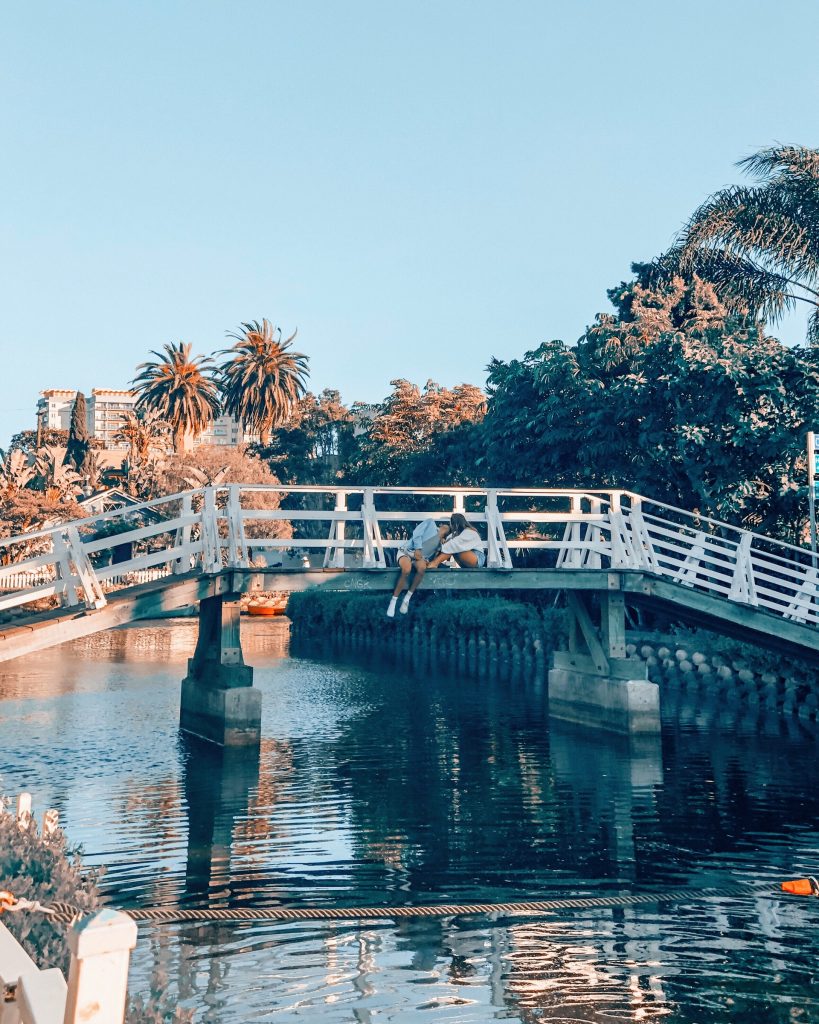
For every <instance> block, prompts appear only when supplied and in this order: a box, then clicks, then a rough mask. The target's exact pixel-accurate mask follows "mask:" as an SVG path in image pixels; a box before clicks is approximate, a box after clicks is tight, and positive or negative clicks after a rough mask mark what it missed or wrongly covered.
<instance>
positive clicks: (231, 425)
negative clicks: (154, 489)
mask: <svg viewBox="0 0 819 1024" xmlns="http://www.w3.org/2000/svg"><path fill="white" fill-rule="evenodd" d="M76 398H77V391H76V390H70V389H67V388H48V389H47V390H45V391H41V392H40V398H39V400H38V401H37V426H38V429H40V430H68V429H69V428H70V426H71V411H72V409H73V408H74V402H75V401H76ZM136 402H137V396H136V395H135V394H134V393H133V391H121V390H115V389H112V388H92V390H91V394H90V396H88V399H87V408H88V433H89V436H91V437H95V438H98V439H99V440H100V441H102V442H103V443H104V445H105V447H106V448H127V447H128V445H127V444H126V443H123V442H121V441H120V442H116V441H115V440H114V438H115V436H116V434H117V432H118V431H119V429H120V426H121V424H122V419H123V417H124V415H125V413H127V412H133V411H134V408H135V406H136ZM258 440H259V438H258V436H257V435H256V434H250V433H248V432H246V431H245V430H243V429H242V426H241V424H240V423H239V421H238V420H236V419H234V418H233V416H218V417H217V418H216V419H215V420H214V421H213V422H212V423H211V425H210V426H209V427H208V429H207V430H203V431H202V433H201V434H199V435H197V437H195V438H194V441H193V443H194V445H203V444H204V445H210V444H212V445H225V446H230V447H233V448H235V447H236V446H237V445H240V444H250V443H252V442H254V441H258Z"/></svg>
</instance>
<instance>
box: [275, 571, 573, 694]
mask: <svg viewBox="0 0 819 1024" xmlns="http://www.w3.org/2000/svg"><path fill="white" fill-rule="evenodd" d="M385 611H386V598H385V597H384V595H383V594H334V593H322V592H321V591H319V590H313V591H306V592H304V593H296V594H292V595H291V597H290V600H289V602H288V605H287V615H288V616H289V617H290V619H291V620H292V622H293V639H294V641H295V642H296V643H298V642H300V641H318V642H326V643H330V644H333V645H336V646H341V647H347V648H350V649H352V650H373V651H376V650H378V651H387V652H393V653H395V654H396V655H397V656H398V657H399V658H405V659H406V660H411V661H412V662H413V663H417V664H420V665H422V666H423V665H427V664H428V665H429V666H430V667H433V666H436V665H437V666H440V667H446V668H447V669H448V670H450V671H455V672H458V673H460V674H465V675H474V676H479V677H482V676H487V677H489V676H498V677H501V678H505V677H512V676H515V675H518V674H520V673H521V672H525V673H526V674H527V675H528V676H532V675H535V676H543V677H545V675H546V671H547V670H548V667H549V657H550V655H551V653H552V651H553V650H554V649H555V648H556V647H558V646H559V645H560V644H562V643H564V642H565V637H566V615H565V612H564V611H563V610H562V609H558V608H554V607H552V606H551V605H543V604H539V603H537V602H536V601H522V600H515V599H514V598H506V597H497V596H494V595H492V596H484V595H475V596H469V597H460V596H458V597H453V596H450V595H448V594H423V593H417V594H415V596H414V597H413V599H412V604H411V605H410V611H409V613H408V614H407V615H401V614H400V613H398V614H396V616H395V618H394V619H388V618H387V617H386V615H385Z"/></svg>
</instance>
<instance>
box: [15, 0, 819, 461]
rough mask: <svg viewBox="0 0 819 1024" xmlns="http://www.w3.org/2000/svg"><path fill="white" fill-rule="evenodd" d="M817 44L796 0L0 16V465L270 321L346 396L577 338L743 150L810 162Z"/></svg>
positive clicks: (379, 394) (69, 7) (381, 392)
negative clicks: (180, 350) (798, 153)
mask: <svg viewBox="0 0 819 1024" xmlns="http://www.w3.org/2000/svg"><path fill="white" fill-rule="evenodd" d="M818 36H819V7H817V5H816V4H815V3H813V2H812V0H803V2H799V3H796V2H789V0H784V2H783V0H780V2H778V3H777V4H772V3H770V2H765V3H762V2H756V0H744V2H738V0H729V2H716V0H710V2H704V0H686V2H685V3H677V4H671V3H658V2H657V0H651V2H645V0H636V2H635V0H631V2H629V3H625V4H614V3H611V2H610V0H605V2H604V0H589V2H583V0H576V2H573V3H570V2H565V0H564V2H561V3H559V4H558V3H552V2H549V0H539V2H535V0H532V2H514V0H512V2H508V3H499V2H497V0H494V2H484V0H457V2H450V0H435V2H429V0H413V2H412V3H397V2H385V0H379V2H356V0H350V2H348V3H341V2H339V0H315V2H301V3H299V2H293V0H289V2H287V3H285V2H280V0H267V2H263V0H258V2H242V0H234V2H231V3H227V2H225V3H212V2H208V0H196V2H189V3H180V2H174V0H142V2H136V0H134V2H131V3H127V2H121V3H111V2H110V0H105V2H99V0H97V2H95V0H80V2H73V3H71V2H64V0H60V2H50V3H49V2H46V3H34V4H25V3H18V4H12V5H8V6H6V8H5V10H4V15H3V33H2V40H3V45H2V60H0V87H1V92H0V95H2V106H1V108H0V129H2V140H3V147H2V159H0V184H2V191H1V192H0V194H2V203H1V204H0V225H1V228H0V238H2V255H0V260H2V265H0V354H2V368H3V372H2V373H1V374H0V445H3V444H5V443H6V442H7V440H8V438H9V436H10V435H11V433H13V432H14V431H15V430H17V429H21V428H23V427H27V426H33V418H34V417H33V409H34V404H35V401H36V398H37V393H38V391H39V390H40V389H42V388H44V387H72V388H74V387H79V388H82V389H85V390H86V391H87V390H90V388H91V387H93V386H98V387H101V386H106V387H123V386H126V385H127V382H128V381H129V380H130V378H131V377H132V376H133V370H134V367H135V365H136V364H137V363H138V362H140V361H141V360H142V359H144V358H146V356H147V353H148V351H149V350H150V349H153V348H159V347H160V346H161V345H162V344H163V343H165V342H170V341H176V340H179V339H182V340H185V341H190V342H193V344H194V347H195V349H196V350H197V351H200V352H211V351H213V350H215V349H218V348H220V347H222V345H223V344H224V334H225V331H226V330H228V329H231V328H235V327H236V326H237V325H238V324H239V323H240V322H241V321H243V320H249V319H261V318H262V317H265V316H266V317H268V318H270V319H272V320H273V321H274V322H276V323H278V324H280V325H281V326H282V328H283V329H284V330H285V331H288V332H289V331H291V330H292V329H293V327H296V326H297V327H298V329H299V345H298V347H299V348H300V349H301V350H303V351H304V352H306V353H307V354H308V355H309V356H310V359H311V371H312V376H311V382H310V384H311V388H312V389H313V390H315V391H318V390H320V389H321V388H322V387H326V386H335V387H338V388H340V389H341V392H342V395H343V397H344V399H345V400H346V401H348V402H349V401H353V400H355V399H363V400H366V401H378V400H380V399H381V398H383V397H384V396H385V395H386V393H387V391H388V389H389V381H390V379H391V378H394V377H399V376H402V377H408V378H410V379H412V380H414V381H417V382H419V383H423V382H424V381H425V380H426V379H427V378H428V377H432V378H434V379H436V380H438V381H440V382H441V383H443V384H446V385H449V386H451V385H453V384H456V383H458V382H460V381H462V380H466V381H469V382H472V383H477V384H483V383H484V381H485V373H484V368H485V366H486V364H487V362H488V361H489V359H490V357H492V356H498V357H500V358H511V357H514V356H519V355H520V354H521V353H522V352H523V351H525V350H526V349H529V348H533V347H534V346H536V345H537V344H538V343H539V342H541V341H543V340H545V339H548V338H554V337H562V338H564V339H566V340H567V341H574V340H576V338H577V337H578V336H579V335H580V334H581V332H582V331H583V328H584V327H585V325H586V324H587V323H589V322H590V321H591V320H592V319H593V317H594V315H595V313H596V312H598V311H599V310H602V309H605V308H607V302H606V296H605V291H606V289H607V288H608V287H611V286H612V285H614V284H616V283H617V282H618V281H620V280H622V279H623V278H625V277H627V276H628V273H629V264H630V263H631V262H632V261H633V260H647V259H650V258H651V257H653V256H654V255H656V254H657V253H658V252H660V251H661V250H662V249H664V248H665V247H666V246H667V245H668V244H669V243H670V242H671V240H672V238H673V236H674V234H675V231H676V230H677V228H678V227H679V226H680V224H681V223H682V222H683V221H684V219H685V218H686V217H687V215H688V214H689V213H691V211H692V210H693V209H694V208H695V207H696V206H697V204H698V203H699V202H700V201H701V200H702V199H703V198H704V197H705V196H706V195H707V194H708V193H710V192H712V191H714V190H715V189H717V188H719V187H721V186H723V185H725V184H727V183H730V182H732V181H735V180H738V175H739V172H738V171H737V170H736V168H735V167H734V166H733V165H734V163H735V161H736V160H738V159H739V158H741V157H743V156H745V155H747V154H748V153H750V152H752V151H753V150H755V149H757V148H759V147H761V146H765V145H769V144H771V143H772V142H774V141H781V142H788V143H800V144H804V145H810V146H815V145H817V144H818V143H819V138H817V134H816V123H817V114H816V111H817V105H818V101H819V65H817V61H816V53H815V47H816V39H817V37H818ZM789 332H790V335H791V336H790V337H789ZM780 333H781V336H782V337H784V338H785V339H786V340H798V337H799V333H800V328H799V325H798V324H789V325H786V328H785V329H784V330H783V331H782V332H780Z"/></svg>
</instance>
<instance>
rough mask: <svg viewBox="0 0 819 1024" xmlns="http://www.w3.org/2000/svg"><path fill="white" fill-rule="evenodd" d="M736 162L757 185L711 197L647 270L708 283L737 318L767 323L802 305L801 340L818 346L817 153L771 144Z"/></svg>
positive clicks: (741, 187)
mask: <svg viewBox="0 0 819 1024" xmlns="http://www.w3.org/2000/svg"><path fill="white" fill-rule="evenodd" d="M739 166H740V167H741V168H742V169H743V170H745V171H747V172H748V173H749V174H750V175H752V176H753V177H755V178H756V179H757V180H758V182H759V183H758V184H756V185H752V186H740V185H734V186H731V187H730V188H726V189H723V190H722V191H720V192H717V193H716V194H715V195H713V196H711V198H710V199H709V200H708V201H707V202H706V203H704V204H703V205H702V206H701V207H700V208H699V209H698V210H697V211H696V212H695V213H694V215H693V217H692V218H691V220H690V221H689V222H688V224H687V225H686V227H685V229H684V230H683V232H682V234H681V235H680V237H679V238H678V240H677V243H676V244H675V246H674V248H673V249H672V250H671V251H670V252H668V253H666V254H665V255H664V256H662V257H660V259H659V260H658V261H657V262H656V264H655V269H656V271H657V273H658V275H659V276H660V277H665V278H668V277H669V276H672V275H673V274H675V273H682V274H684V275H685V276H689V277H690V276H691V275H692V274H696V275H698V276H699V277H701V278H703V279H705V280H707V281H710V282H711V283H712V284H713V285H714V287H715V289H716V292H717V295H718V297H719V299H720V300H721V301H722V302H723V303H724V304H725V306H726V307H727V308H728V309H730V310H732V311H734V312H737V313H741V314H743V315H748V316H754V317H762V318H766V319H770V320H772V321H774V322H775V321H776V320H778V319H779V318H780V317H781V316H782V315H783V313H785V312H786V311H788V310H791V309H794V308H796V307H797V305H798V304H799V303H805V304H807V305H808V306H809V307H811V309H810V315H809V319H808V328H807V336H808V340H809V341H810V342H811V343H812V344H816V343H819V150H815V149H807V148H805V147H803V146H776V147H772V148H769V149H762V150H760V151H759V152H758V153H754V154H753V155H752V156H749V157H747V158H746V159H745V160H741V161H740V162H739Z"/></svg>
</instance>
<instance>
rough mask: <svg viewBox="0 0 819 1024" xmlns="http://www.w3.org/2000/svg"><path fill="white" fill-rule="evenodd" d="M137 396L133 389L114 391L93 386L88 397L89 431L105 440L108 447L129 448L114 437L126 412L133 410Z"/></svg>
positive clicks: (93, 435)
mask: <svg viewBox="0 0 819 1024" xmlns="http://www.w3.org/2000/svg"><path fill="white" fill-rule="evenodd" d="M136 401H137V396H136V395H135V394H134V393H133V391H114V390H110V389H108V388H92V390H91V396H90V397H89V399H88V432H89V434H91V435H92V437H97V438H99V439H100V440H101V441H103V442H104V444H105V447H106V448H120V447H123V448H127V447H128V445H127V444H123V443H122V442H119V443H117V442H115V441H114V437H115V436H116V434H117V433H118V431H119V428H120V426H121V425H122V419H123V416H124V415H125V413H126V412H133V410H134V406H135V405H136Z"/></svg>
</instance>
